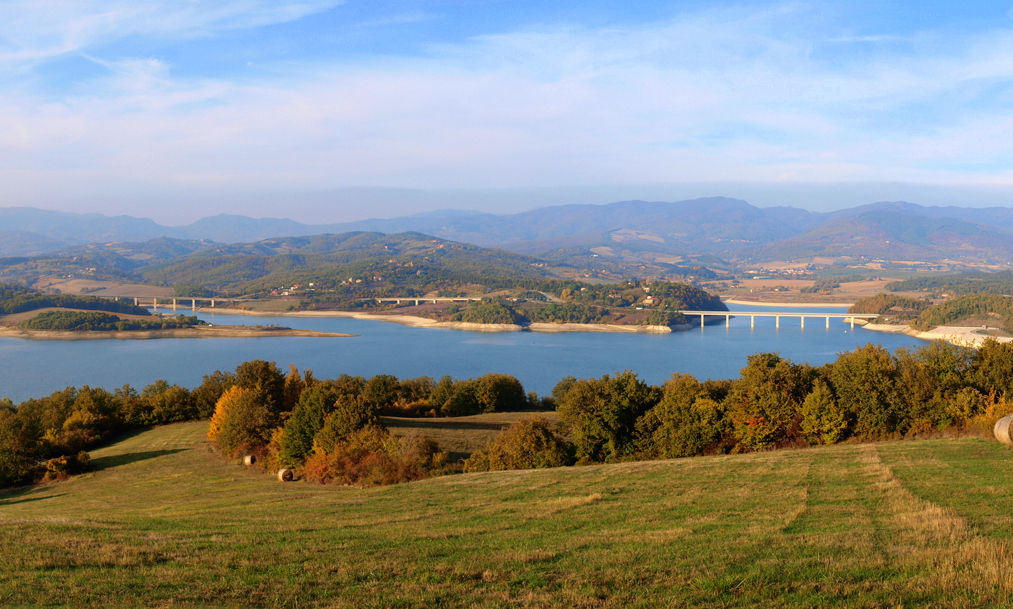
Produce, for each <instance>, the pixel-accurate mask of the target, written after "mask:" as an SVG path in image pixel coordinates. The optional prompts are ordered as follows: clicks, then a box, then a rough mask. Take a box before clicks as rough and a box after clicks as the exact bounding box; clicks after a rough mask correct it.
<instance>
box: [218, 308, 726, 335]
mask: <svg viewBox="0 0 1013 609" xmlns="http://www.w3.org/2000/svg"><path fill="white" fill-rule="evenodd" d="M198 311H200V312H202V313H222V314H223V315H253V316H259V317H347V318H352V319H363V320H369V321H386V322H389V323H395V324H401V325H402V326H410V327H412V328H431V329H437V330H440V329H442V330H464V331H467V332H547V333H558V332H625V333H629V334H669V333H671V332H684V331H687V330H690V329H692V328H694V327H696V326H694V325H693V324H678V325H674V326H620V325H617V324H577V323H561V324H557V323H546V322H534V323H530V324H527V325H518V324H481V323H473V322H467V321H436V320H435V319H429V318H428V317H418V316H415V315H377V314H375V313H357V312H354V311H283V312H266V311H247V310H244V309H217V308H216V309H206V308H205V309H198ZM721 317H722V318H723V316H721Z"/></svg>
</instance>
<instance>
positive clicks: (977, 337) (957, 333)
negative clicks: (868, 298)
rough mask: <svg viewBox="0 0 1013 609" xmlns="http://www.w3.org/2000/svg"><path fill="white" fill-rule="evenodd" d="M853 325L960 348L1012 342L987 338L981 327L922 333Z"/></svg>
mask: <svg viewBox="0 0 1013 609" xmlns="http://www.w3.org/2000/svg"><path fill="white" fill-rule="evenodd" d="M855 324H856V325H859V324H860V325H862V327H864V328H865V329H866V330H873V331H875V332H890V333H893V334H907V335H908V336H914V337H915V338H921V339H923V340H944V341H946V342H948V343H950V344H951V345H958V346H961V347H977V346H979V345H980V344H981V343H983V342H985V340H987V339H989V338H994V339H995V340H997V341H999V342H1001V343H1008V342H1010V341H1013V338H1010V337H1007V336H988V335H985V334H980V333H979V332H981V327H978V326H976V327H964V326H938V327H936V328H932V329H931V330H929V331H928V332H922V331H920V330H915V329H914V328H912V327H911V326H908V325H900V324H872V323H863V322H862V321H860V320H855Z"/></svg>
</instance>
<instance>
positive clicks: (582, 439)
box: [557, 370, 661, 462]
mask: <svg viewBox="0 0 1013 609" xmlns="http://www.w3.org/2000/svg"><path fill="white" fill-rule="evenodd" d="M660 399H661V390H660V389H659V388H657V387H651V386H649V385H647V384H646V383H644V382H643V381H641V380H640V379H638V378H637V375H636V374H634V373H633V372H631V371H629V370H627V371H625V372H620V373H617V374H616V375H615V376H614V377H611V376H609V375H607V374H606V375H605V376H603V377H601V378H600V379H587V380H579V381H577V382H576V383H574V385H573V387H572V388H570V390H569V391H567V392H566V395H565V396H564V397H563V399H562V401H561V402H560V404H559V407H558V408H557V411H558V412H559V421H560V424H561V426H562V428H563V429H564V430H565V431H566V432H568V433H569V434H570V435H571V436H572V437H573V443H574V446H575V447H576V449H577V456H578V457H580V458H582V459H586V460H589V461H595V462H608V461H618V460H620V459H622V458H624V457H627V456H629V455H631V454H632V453H633V452H634V440H635V431H636V423H637V420H638V419H639V418H640V417H641V416H643V414H644V413H645V412H647V411H648V410H650V409H651V408H653V407H654V405H655V404H657V403H658V401H659V400H660Z"/></svg>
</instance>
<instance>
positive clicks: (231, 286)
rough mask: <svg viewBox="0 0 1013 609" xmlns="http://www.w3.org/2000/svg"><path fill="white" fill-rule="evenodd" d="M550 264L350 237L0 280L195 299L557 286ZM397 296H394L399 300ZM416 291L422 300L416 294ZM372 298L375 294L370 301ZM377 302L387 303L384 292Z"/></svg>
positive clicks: (87, 255)
mask: <svg viewBox="0 0 1013 609" xmlns="http://www.w3.org/2000/svg"><path fill="white" fill-rule="evenodd" d="M547 267H548V263H546V262H544V261H542V260H539V259H537V258H532V257H529V256H524V255H520V254H514V253H511V252H506V251H503V250H496V249H489V248H482V247H478V246H475V245H470V244H466V243H458V242H454V241H448V240H446V239H438V238H436V237H432V236H429V235H423V234H421V233H401V234H397V235H384V234H382V233H361V232H358V233H344V234H340V235H318V236H313V237H282V238H275V239H266V240H263V241H258V242H256V243H246V244H234V245H225V244H217V243H211V242H207V241H181V240H177V239H169V238H159V239H154V240H151V241H148V242H145V243H120V242H117V243H108V244H93V245H88V246H80V247H75V248H72V249H69V250H65V251H62V252H58V253H56V254H50V255H43V256H36V257H25V258H5V259H0V280H6V281H9V282H12V283H13V282H17V283H21V284H24V285H32V284H33V283H35V282H36V281H38V280H39V279H40V278H43V277H46V276H60V277H66V276H73V277H77V278H90V279H102V280H112V281H118V282H124V281H128V282H143V283H149V284H155V285H163V286H168V287H173V286H185V287H186V292H187V293H186V294H182V293H180V294H179V295H203V294H198V293H194V290H196V291H198V292H204V293H207V294H212V293H214V294H222V293H229V294H239V295H243V294H254V293H259V292H265V291H266V292H271V291H273V290H274V289H275V288H282V289H284V288H287V287H291V286H293V285H301V286H303V287H304V288H305V287H306V285H307V284H309V283H313V284H315V287H318V288H319V287H330V288H333V287H334V286H335V285H337V284H341V283H345V284H347V283H348V282H349V279H351V283H352V284H353V285H360V284H369V285H370V286H372V287H374V288H378V287H379V288H389V289H391V290H399V291H397V293H396V294H394V295H404V294H405V292H404V288H412V287H421V286H433V289H437V288H439V287H441V286H442V285H444V284H446V285H460V284H476V285H479V286H482V287H484V288H497V287H515V286H517V285H519V284H522V283H525V282H527V283H531V284H534V283H537V282H540V281H545V280H547V279H552V278H553V277H554V276H553V275H552V274H551V273H550V272H549V271H548V270H547ZM392 293H393V292H392ZM410 293H414V292H410ZM371 295H372V294H371ZM377 295H384V294H383V292H382V290H381V292H379V293H378V294H377Z"/></svg>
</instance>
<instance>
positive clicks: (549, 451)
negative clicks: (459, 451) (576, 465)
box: [464, 417, 570, 472]
mask: <svg viewBox="0 0 1013 609" xmlns="http://www.w3.org/2000/svg"><path fill="white" fill-rule="evenodd" d="M569 463H570V450H569V446H568V445H567V443H566V441H565V440H563V439H562V438H561V437H559V436H558V435H556V434H555V433H554V432H553V431H552V430H551V429H550V428H549V422H548V421H547V420H546V419H544V418H542V417H526V418H523V419H520V420H518V421H516V422H515V423H513V424H512V425H510V427H508V428H506V429H504V430H503V431H502V432H500V434H499V435H497V436H496V437H495V438H493V439H492V440H491V441H490V442H489V444H488V445H486V447H485V448H483V449H481V450H478V451H476V452H474V453H473V454H472V455H471V457H469V458H468V459H467V460H466V461H465V462H464V471H466V472H481V471H497V470H505V469H539V468H545V467H562V466H564V465H567V464H569Z"/></svg>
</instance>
